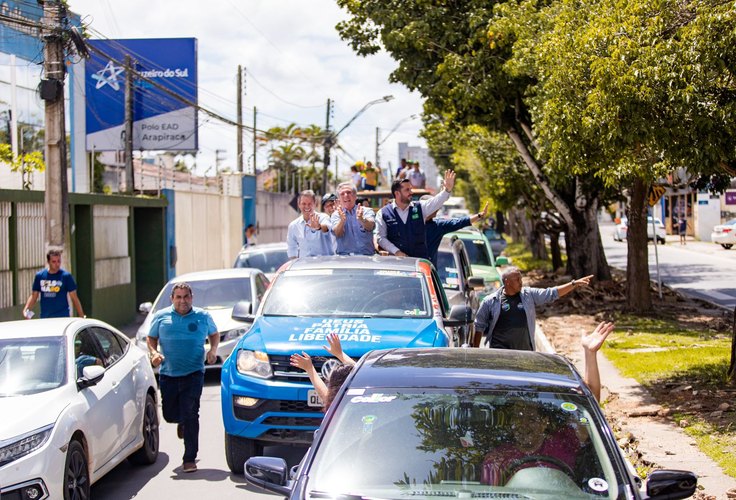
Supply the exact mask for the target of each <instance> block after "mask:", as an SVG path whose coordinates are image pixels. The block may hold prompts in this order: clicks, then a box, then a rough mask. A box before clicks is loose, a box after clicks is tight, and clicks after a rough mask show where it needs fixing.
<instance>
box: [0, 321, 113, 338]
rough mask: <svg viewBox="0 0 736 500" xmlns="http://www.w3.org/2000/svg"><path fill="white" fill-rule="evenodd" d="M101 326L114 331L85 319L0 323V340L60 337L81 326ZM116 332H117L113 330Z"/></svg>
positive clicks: (97, 322) (99, 323) (107, 326)
mask: <svg viewBox="0 0 736 500" xmlns="http://www.w3.org/2000/svg"><path fill="white" fill-rule="evenodd" d="M92 325H94V326H103V327H105V328H109V329H112V330H115V329H114V328H113V327H111V326H110V325H108V324H106V323H103V322H101V321H97V320H93V319H86V318H45V319H33V320H25V319H23V320H18V321H2V322H0V338H2V339H9V338H18V337H23V338H34V337H61V336H63V335H64V334H65V333H66V332H67V330H70V329H71V330H74V331H76V330H77V329H78V328H80V327H83V326H92ZM115 331H117V330H115Z"/></svg>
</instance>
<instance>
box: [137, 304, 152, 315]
mask: <svg viewBox="0 0 736 500" xmlns="http://www.w3.org/2000/svg"><path fill="white" fill-rule="evenodd" d="M152 308H153V304H152V303H151V302H143V303H142V304H141V305H139V306H138V312H141V313H143V314H147V313H149V312H151V309H152Z"/></svg>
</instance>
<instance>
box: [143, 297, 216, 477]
mask: <svg viewBox="0 0 736 500" xmlns="http://www.w3.org/2000/svg"><path fill="white" fill-rule="evenodd" d="M193 300H194V296H193V293H192V287H191V286H190V285H189V284H188V283H175V284H174V286H173V288H172V289H171V307H167V308H165V309H162V310H160V311H159V312H157V313H156V315H155V316H154V317H153V321H152V322H151V330H150V331H149V332H148V340H147V342H148V351H149V355H150V358H151V364H153V365H154V366H158V365H161V371H160V373H159V386H160V388H161V406H162V410H163V415H164V419H166V421H167V422H172V423H176V424H178V425H177V427H176V433H177V435H178V436H179V438H180V439H184V457H183V459H182V462H183V463H182V471H184V472H194V471H196V470H197V463H196V459H197V452H198V451H199V400H200V398H201V396H202V387H203V386H204V360H205V353H204V342H205V340H206V339H209V344H210V349H209V351H207V363H208V364H214V363H215V361H216V360H217V346H218V344H219V343H220V334H219V333H218V332H217V327H216V326H215V322H214V321H213V320H212V317H211V316H210V313H208V312H207V311H205V310H204V309H200V308H199V307H192V302H193ZM159 344H160V345H161V352H158V347H159Z"/></svg>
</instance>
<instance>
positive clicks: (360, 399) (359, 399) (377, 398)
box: [350, 392, 396, 403]
mask: <svg viewBox="0 0 736 500" xmlns="http://www.w3.org/2000/svg"><path fill="white" fill-rule="evenodd" d="M394 399H396V396H384V395H383V394H381V393H378V392H377V393H375V394H371V395H370V396H354V397H353V398H352V399H351V400H350V402H351V403H390V402H391V401H393V400H394Z"/></svg>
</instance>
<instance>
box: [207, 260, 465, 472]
mask: <svg viewBox="0 0 736 500" xmlns="http://www.w3.org/2000/svg"><path fill="white" fill-rule="evenodd" d="M241 305H242V307H240V306H241ZM250 308H251V306H250V304H243V303H241V304H239V305H236V307H235V308H234V309H233V317H239V319H241V320H247V319H249V318H248V317H247V316H248V313H249V312H250ZM250 319H253V318H250ZM254 319H255V320H254V322H253V326H252V328H251V329H250V330H249V331H248V333H247V334H245V335H244V336H243V337H242V338H241V339H240V341H239V342H238V344H237V345H236V346H235V348H234V349H233V352H232V354H231V355H230V357H229V358H228V359H227V360H226V361H225V363H224V364H223V367H222V386H221V391H222V416H223V420H224V424H225V454H226V457H227V463H228V467H230V470H232V471H233V472H235V473H242V472H243V464H244V463H245V461H246V460H247V459H248V458H250V457H251V456H254V455H260V454H262V452H263V446H264V445H267V444H268V445H273V444H310V443H311V442H312V438H313V436H314V431H315V430H316V429H317V428H318V427H319V425H320V423H321V422H322V417H323V413H322V402H321V401H320V399H319V397H318V396H317V393H316V391H315V390H314V388H313V387H312V385H311V383H310V382H309V378H308V377H307V375H306V373H304V372H303V371H301V370H300V369H298V368H294V367H292V366H290V364H289V358H290V356H291V355H292V354H293V353H296V352H299V353H301V352H306V353H308V354H309V355H310V356H311V357H312V359H313V362H314V365H315V368H316V369H317V371H318V372H320V373H322V374H323V376H324V377H326V376H327V375H328V374H329V372H330V371H331V370H332V369H333V368H334V365H335V363H337V360H335V359H334V358H331V357H329V353H327V351H326V350H325V349H324V347H323V346H325V345H327V339H326V336H327V335H328V334H329V333H333V332H334V333H337V334H338V335H339V337H340V341H341V344H342V347H343V351H344V352H345V353H346V354H347V355H349V356H350V357H352V358H354V359H358V358H360V357H361V356H362V355H363V354H365V353H367V352H368V351H372V350H374V349H386V348H394V347H423V348H427V347H447V346H452V344H453V341H452V338H453V331H452V329H453V328H457V327H461V326H465V325H466V324H467V323H468V322H470V321H472V311H471V310H470V308H469V307H468V306H465V305H456V306H453V307H452V308H450V306H449V304H448V302H447V298H446V296H445V292H444V290H443V288H442V284H441V282H440V280H439V277H438V276H437V272H436V271H435V269H434V268H433V267H432V265H431V264H430V263H429V261H427V260H423V259H414V258H406V257H404V258H401V257H380V256H371V257H368V256H349V257H348V256H334V257H314V258H306V259H298V260H294V261H291V262H288V263H287V264H285V265H284V266H283V267H282V269H281V270H280V271H279V273H278V274H277V276H276V278H275V279H274V281H273V282H272V283H271V286H270V288H269V290H268V291H267V292H266V295H265V296H264V298H263V302H262V304H261V306H260V308H259V310H258V312H257V314H256V315H255V318H254Z"/></svg>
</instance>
